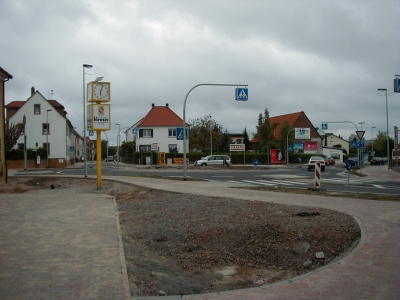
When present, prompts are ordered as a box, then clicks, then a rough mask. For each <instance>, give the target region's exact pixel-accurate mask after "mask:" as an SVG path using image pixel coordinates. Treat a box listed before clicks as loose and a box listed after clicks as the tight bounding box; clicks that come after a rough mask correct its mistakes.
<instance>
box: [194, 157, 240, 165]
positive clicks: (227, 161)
mask: <svg viewBox="0 0 400 300" xmlns="http://www.w3.org/2000/svg"><path fill="white" fill-rule="evenodd" d="M194 165H195V166H224V165H228V166H231V165H232V163H231V158H230V157H229V156H228V155H209V156H206V157H203V158H202V159H199V160H196V161H195V162H194Z"/></svg>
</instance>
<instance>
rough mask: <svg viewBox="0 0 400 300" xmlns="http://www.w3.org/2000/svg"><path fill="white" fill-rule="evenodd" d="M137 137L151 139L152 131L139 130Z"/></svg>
mask: <svg viewBox="0 0 400 300" xmlns="http://www.w3.org/2000/svg"><path fill="white" fill-rule="evenodd" d="M139 137H141V138H151V137H153V129H139Z"/></svg>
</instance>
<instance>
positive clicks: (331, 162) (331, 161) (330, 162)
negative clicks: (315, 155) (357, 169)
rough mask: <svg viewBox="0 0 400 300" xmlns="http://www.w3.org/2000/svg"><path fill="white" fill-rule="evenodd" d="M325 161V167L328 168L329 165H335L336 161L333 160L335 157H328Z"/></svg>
mask: <svg viewBox="0 0 400 300" xmlns="http://www.w3.org/2000/svg"><path fill="white" fill-rule="evenodd" d="M324 160H325V165H326V166H328V165H333V166H334V165H335V163H336V162H335V159H334V158H333V157H327V158H324Z"/></svg>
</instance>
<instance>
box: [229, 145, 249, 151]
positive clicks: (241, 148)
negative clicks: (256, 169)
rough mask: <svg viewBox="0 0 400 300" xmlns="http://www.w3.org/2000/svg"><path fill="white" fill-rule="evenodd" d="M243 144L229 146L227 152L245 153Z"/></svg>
mask: <svg viewBox="0 0 400 300" xmlns="http://www.w3.org/2000/svg"><path fill="white" fill-rule="evenodd" d="M245 147H246V146H245V144H230V145H229V150H230V151H245Z"/></svg>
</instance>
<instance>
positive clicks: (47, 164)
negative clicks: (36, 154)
mask: <svg viewBox="0 0 400 300" xmlns="http://www.w3.org/2000/svg"><path fill="white" fill-rule="evenodd" d="M49 111H52V109H48V110H47V112H46V114H47V123H46V127H47V134H46V151H47V155H46V168H48V167H49V134H50V127H49Z"/></svg>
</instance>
